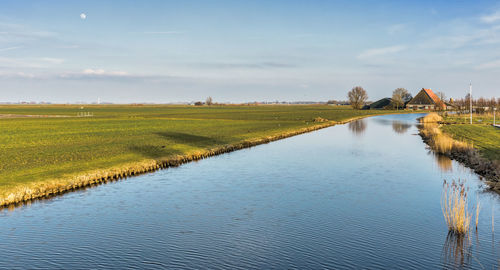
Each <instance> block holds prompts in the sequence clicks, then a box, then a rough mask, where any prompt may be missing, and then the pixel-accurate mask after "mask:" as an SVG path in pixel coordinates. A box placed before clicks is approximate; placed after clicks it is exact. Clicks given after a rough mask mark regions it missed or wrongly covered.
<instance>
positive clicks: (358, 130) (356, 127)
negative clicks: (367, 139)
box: [349, 119, 366, 135]
mask: <svg viewBox="0 0 500 270" xmlns="http://www.w3.org/2000/svg"><path fill="white" fill-rule="evenodd" d="M365 129H366V123H365V121H364V120H363V119H360V120H356V121H352V122H349V130H350V131H351V132H352V133H354V134H355V135H362V134H363V133H364V132H365Z"/></svg>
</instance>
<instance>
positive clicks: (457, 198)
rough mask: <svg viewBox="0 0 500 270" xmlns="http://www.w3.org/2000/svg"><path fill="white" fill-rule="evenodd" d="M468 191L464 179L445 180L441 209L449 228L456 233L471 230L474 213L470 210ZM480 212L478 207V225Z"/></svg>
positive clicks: (465, 232)
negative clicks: (449, 181) (456, 180)
mask: <svg viewBox="0 0 500 270" xmlns="http://www.w3.org/2000/svg"><path fill="white" fill-rule="evenodd" d="M467 191H468V190H467V188H466V187H465V183H464V182H463V181H458V182H455V181H453V182H451V183H448V182H446V180H445V181H444V184H443V195H442V197H441V209H442V210H443V216H444V220H445V222H446V225H447V226H448V229H449V230H450V231H451V232H453V233H456V234H467V233H468V232H469V228H470V222H471V219H472V214H471V213H470V211H469V201H468V199H469V198H468V196H467ZM478 214H479V208H477V209H476V226H477V215H478Z"/></svg>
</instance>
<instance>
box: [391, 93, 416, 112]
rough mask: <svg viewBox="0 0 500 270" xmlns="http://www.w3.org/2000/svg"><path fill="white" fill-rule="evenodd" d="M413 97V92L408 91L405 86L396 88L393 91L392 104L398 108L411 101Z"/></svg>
mask: <svg viewBox="0 0 500 270" xmlns="http://www.w3.org/2000/svg"><path fill="white" fill-rule="evenodd" d="M411 99H412V96H411V94H410V93H409V92H408V90H406V89H404V88H396V89H395V90H394V91H393V92H392V104H393V105H394V107H396V108H397V109H399V108H400V107H403V106H404V105H405V103H406V102H408V101H410V100H411Z"/></svg>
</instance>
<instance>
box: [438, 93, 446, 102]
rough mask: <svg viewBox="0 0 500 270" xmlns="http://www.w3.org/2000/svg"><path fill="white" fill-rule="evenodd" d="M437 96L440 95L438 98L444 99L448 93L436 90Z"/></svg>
mask: <svg viewBox="0 0 500 270" xmlns="http://www.w3.org/2000/svg"><path fill="white" fill-rule="evenodd" d="M436 96H438V98H439V99H441V100H442V101H444V100H445V99H446V95H445V94H444V92H436Z"/></svg>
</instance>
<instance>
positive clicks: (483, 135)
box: [419, 113, 500, 192]
mask: <svg viewBox="0 0 500 270" xmlns="http://www.w3.org/2000/svg"><path fill="white" fill-rule="evenodd" d="M420 122H421V125H420V126H419V130H420V132H419V134H420V136H421V137H422V139H423V140H424V142H425V143H427V145H429V147H430V148H431V149H432V150H434V151H435V152H437V153H438V154H441V155H444V156H447V157H449V158H451V159H454V160H457V161H459V162H461V163H462V164H464V165H465V166H466V167H469V168H471V169H473V170H474V172H476V173H477V174H478V175H481V176H483V177H484V178H486V181H487V184H488V185H489V186H490V188H491V189H493V190H495V191H497V192H500V162H499V160H498V159H497V158H498V151H500V145H499V144H500V134H499V133H498V131H497V130H494V129H495V127H493V126H486V125H481V126H477V125H465V124H459V125H457V124H451V123H449V122H446V121H443V118H442V117H441V116H439V115H437V114H435V113H431V114H428V115H427V116H425V117H423V118H421V119H420ZM485 129H486V130H485ZM489 129H492V130H491V131H490V130H489ZM486 131H488V132H486ZM497 137H498V138H497Z"/></svg>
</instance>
